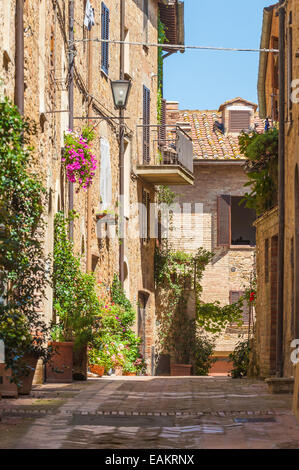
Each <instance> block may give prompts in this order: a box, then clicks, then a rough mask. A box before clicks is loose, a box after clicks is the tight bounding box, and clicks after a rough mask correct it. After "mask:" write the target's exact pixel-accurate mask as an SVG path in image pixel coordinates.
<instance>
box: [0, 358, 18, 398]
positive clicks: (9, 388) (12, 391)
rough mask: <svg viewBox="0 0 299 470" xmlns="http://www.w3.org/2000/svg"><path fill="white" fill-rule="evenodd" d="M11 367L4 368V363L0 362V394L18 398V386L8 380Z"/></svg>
mask: <svg viewBox="0 0 299 470" xmlns="http://www.w3.org/2000/svg"><path fill="white" fill-rule="evenodd" d="M11 375H12V374H11V369H5V364H2V363H1V364H0V395H2V397H13V398H18V387H17V386H16V384H15V383H11V382H10V378H11Z"/></svg>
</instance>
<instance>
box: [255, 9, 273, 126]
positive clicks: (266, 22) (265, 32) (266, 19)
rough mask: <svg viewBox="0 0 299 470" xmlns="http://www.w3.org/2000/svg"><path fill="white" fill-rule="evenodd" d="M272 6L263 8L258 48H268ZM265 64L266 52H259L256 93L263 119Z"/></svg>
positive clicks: (264, 108) (265, 109)
mask: <svg viewBox="0 0 299 470" xmlns="http://www.w3.org/2000/svg"><path fill="white" fill-rule="evenodd" d="M274 7H275V5H272V6H270V7H267V8H264V13H263V25H262V34H261V42H260V49H268V48H269V44H270V36H271V27H272V18H273V10H274ZM267 64H268V53H267V52H260V60H259V71H258V82H257V94H258V103H259V116H260V118H261V119H265V118H266V117H267V105H266V74H267Z"/></svg>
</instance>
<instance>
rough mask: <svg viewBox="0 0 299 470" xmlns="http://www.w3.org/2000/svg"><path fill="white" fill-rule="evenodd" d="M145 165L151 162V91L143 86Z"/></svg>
mask: <svg viewBox="0 0 299 470" xmlns="http://www.w3.org/2000/svg"><path fill="white" fill-rule="evenodd" d="M143 126H144V127H143V163H145V164H147V163H149V162H150V127H149V126H150V91H149V89H148V88H146V86H143Z"/></svg>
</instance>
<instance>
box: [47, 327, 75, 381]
mask: <svg viewBox="0 0 299 470" xmlns="http://www.w3.org/2000/svg"><path fill="white" fill-rule="evenodd" d="M51 337H52V341H51V342H50V343H49V347H50V350H51V357H50V360H49V361H48V362H47V365H46V381H47V382H49V383H69V382H72V380H73V348H74V342H73V341H68V337H67V336H66V335H65V332H64V330H63V327H62V325H54V326H53V328H52V332H51Z"/></svg>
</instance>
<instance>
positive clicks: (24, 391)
mask: <svg viewBox="0 0 299 470" xmlns="http://www.w3.org/2000/svg"><path fill="white" fill-rule="evenodd" d="M23 360H24V362H25V363H26V365H27V366H29V367H30V371H29V374H28V375H24V376H22V377H20V381H21V382H22V385H20V387H18V392H19V394H20V395H29V394H30V392H31V389H32V382H33V378H34V374H35V369H36V366H37V361H38V359H37V357H35V356H33V355H31V354H26V355H25V356H24V358H23Z"/></svg>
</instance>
